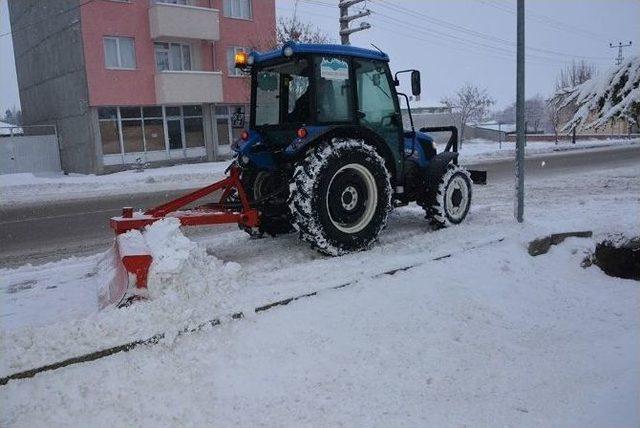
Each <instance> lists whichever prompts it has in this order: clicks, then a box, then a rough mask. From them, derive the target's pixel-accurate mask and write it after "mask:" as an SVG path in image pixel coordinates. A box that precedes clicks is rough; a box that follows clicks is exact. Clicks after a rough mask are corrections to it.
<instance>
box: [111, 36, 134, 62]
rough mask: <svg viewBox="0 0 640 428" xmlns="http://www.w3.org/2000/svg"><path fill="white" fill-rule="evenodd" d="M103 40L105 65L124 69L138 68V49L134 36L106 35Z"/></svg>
mask: <svg viewBox="0 0 640 428" xmlns="http://www.w3.org/2000/svg"><path fill="white" fill-rule="evenodd" d="M103 42H104V65H105V67H107V68H112V69H122V70H133V69H135V68H136V50H135V45H134V42H133V38H132V37H105V38H104V39H103Z"/></svg>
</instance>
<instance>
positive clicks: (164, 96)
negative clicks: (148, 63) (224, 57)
mask: <svg viewBox="0 0 640 428" xmlns="http://www.w3.org/2000/svg"><path fill="white" fill-rule="evenodd" d="M155 81H156V82H155V83H156V103H157V104H164V105H167V104H210V103H220V102H222V73H221V72H219V71H160V72H157V73H156V78H155Z"/></svg>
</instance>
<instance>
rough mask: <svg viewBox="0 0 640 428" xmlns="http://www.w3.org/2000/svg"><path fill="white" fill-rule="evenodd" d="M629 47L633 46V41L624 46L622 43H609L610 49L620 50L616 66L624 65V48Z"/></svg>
mask: <svg viewBox="0 0 640 428" xmlns="http://www.w3.org/2000/svg"><path fill="white" fill-rule="evenodd" d="M629 46H631V41H629V43H625V44H624V45H623V44H622V42H618V44H617V45H614V44H613V43H609V47H610V48H618V56H617V57H616V65H620V64H622V61H623V60H624V57H623V56H622V49H623V48H628V47H629Z"/></svg>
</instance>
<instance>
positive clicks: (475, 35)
mask: <svg viewBox="0 0 640 428" xmlns="http://www.w3.org/2000/svg"><path fill="white" fill-rule="evenodd" d="M383 1H384V2H385V3H388V2H386V0H378V1H377V2H376V4H377V5H379V6H382V7H384V8H385V9H388V10H389V11H393V12H396V13H400V14H402V15H406V16H410V17H412V18H415V16H419V17H420V18H421V19H423V20H426V21H429V22H431V23H433V24H435V25H438V26H440V27H445V29H447V30H455V31H456V32H460V33H462V34H463V35H467V36H469V37H471V39H469V38H464V37H462V35H453V34H450V33H446V32H442V31H438V30H435V29H433V28H430V29H429V30H428V32H425V31H424V30H423V29H422V28H421V27H415V28H414V29H413V30H412V31H415V32H422V34H424V35H426V36H430V37H434V36H435V37H438V36H440V37H441V38H445V39H447V40H455V41H457V42H459V46H464V47H467V46H469V45H473V46H478V47H480V48H481V49H483V50H486V51H489V52H493V53H496V52H497V53H501V54H503V55H508V56H510V57H512V58H513V57H514V56H515V45H514V42H512V41H509V40H505V39H502V38H500V37H496V36H492V35H488V34H485V33H481V32H479V31H475V30H472V29H469V28H466V27H462V26H460V25H457V24H453V23H451V22H448V21H444V20H441V19H437V18H434V17H432V16H429V15H426V14H424V13H420V12H416V11H414V10H410V9H406V8H403V7H401V6H398V5H397V4H393V5H391V4H382V2H383ZM305 2H306V3H308V4H312V5H318V6H323V7H328V8H333V7H335V6H333V5H332V4H329V3H325V2H322V1H319V0H306V1H305ZM373 13H375V14H376V16H378V17H385V18H386V19H387V22H389V24H390V25H394V26H395V27H396V28H393V29H391V31H393V33H394V34H395V33H397V32H398V31H397V29H398V28H404V27H406V24H407V23H406V22H405V21H401V20H399V19H398V18H395V17H392V16H389V15H386V14H384V13H382V12H380V11H373ZM389 20H393V22H390V21H389ZM408 37H412V36H408ZM413 38H415V37H413ZM479 38H480V39H483V40H485V41H489V42H491V43H490V44H487V43H486V42H485V43H483V41H479V40H478V39H479ZM496 44H497V45H496ZM528 48H529V49H531V50H532V51H535V52H539V53H537V54H531V53H529V54H527V57H528V58H529V59H539V60H542V61H546V62H549V61H553V62H556V63H561V64H567V63H570V61H569V60H568V59H567V58H568V57H575V58H580V59H585V58H587V59H590V60H593V61H602V62H604V61H608V60H609V58H605V57H587V56H580V55H571V54H567V53H564V52H557V51H551V50H549V49H541V48H536V47H532V46H529V47H528ZM550 55H552V56H556V57H559V58H562V59H561V60H560V59H559V58H549V57H548V56H550Z"/></svg>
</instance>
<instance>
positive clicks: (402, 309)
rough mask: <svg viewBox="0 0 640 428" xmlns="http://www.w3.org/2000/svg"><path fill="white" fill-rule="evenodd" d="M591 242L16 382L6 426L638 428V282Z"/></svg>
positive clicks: (408, 280)
mask: <svg viewBox="0 0 640 428" xmlns="http://www.w3.org/2000/svg"><path fill="white" fill-rule="evenodd" d="M585 244H586V242H585V241H584V240H578V239H573V240H569V241H567V242H565V243H564V244H562V245H560V246H558V247H554V248H552V250H551V252H550V253H549V254H547V255H544V256H540V257H538V258H536V259H531V258H530V257H529V256H528V255H527V254H526V253H525V252H524V251H523V250H524V249H523V248H522V246H521V244H520V243H518V242H514V241H513V240H511V241H509V242H505V243H502V244H498V245H496V246H492V247H490V248H485V249H483V250H480V251H473V252H468V253H465V254H460V255H456V256H455V257H451V258H447V259H443V260H442V261H439V262H434V263H432V264H428V265H424V266H421V267H418V268H415V269H412V270H409V271H407V272H399V273H396V274H395V275H393V276H383V277H381V278H378V279H366V280H363V281H362V282H361V283H360V284H358V285H356V286H354V287H351V288H347V289H342V290H336V291H331V292H326V293H323V294H320V295H319V296H317V297H314V298H310V299H306V300H301V301H298V302H294V303H292V304H290V305H288V306H286V307H282V308H277V309H274V310H271V311H269V312H267V313H264V314H261V315H256V316H254V317H251V318H248V319H244V320H241V321H237V322H233V323H229V324H224V325H223V326H221V327H218V328H215V329H211V330H209V331H206V332H203V333H199V334H195V335H192V336H186V337H183V338H178V339H176V340H175V341H171V340H170V341H167V342H166V343H163V344H161V345H158V346H156V347H150V348H143V349H140V350H136V351H134V352H130V353H127V354H119V355H115V356H112V357H109V358H106V359H103V360H99V361H96V362H93V363H88V364H82V365H78V366H73V367H68V368H65V369H62V370H59V371H57V372H48V373H43V374H40V375H38V376H36V378H34V379H28V380H23V381H16V382H10V383H9V384H8V385H7V386H6V387H3V388H2V389H1V390H0V399H2V401H3V402H4V403H5V404H4V409H5V410H4V411H3V414H2V425H6V426H14V425H15V426H41V425H66V426H69V425H74V426H104V424H106V423H108V424H109V425H110V426H113V425H116V426H153V427H157V426H175V425H181V426H207V425H216V426H257V425H260V426H338V425H347V426H399V425H401V426H442V427H446V426H463V425H471V426H505V425H508V426H549V425H558V426H566V425H575V426H582V427H588V426H594V427H600V426H637V425H638V422H640V416H639V415H638V407H637V402H638V400H639V399H640V397H639V395H638V385H637V379H638V376H639V375H640V361H639V359H638V349H639V347H640V342H639V337H640V336H639V335H638V323H639V320H638V317H639V315H638V312H637V298H638V286H637V284H636V283H634V282H633V281H624V280H612V279H611V278H609V277H607V276H605V275H604V274H603V273H602V272H600V271H598V270H597V269H587V270H583V269H581V268H580V267H579V263H580V260H581V257H582V255H583V251H584V250H585V249H586V247H588V245H585ZM87 409H90V410H89V411H87ZM107 421H108V422H107Z"/></svg>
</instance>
